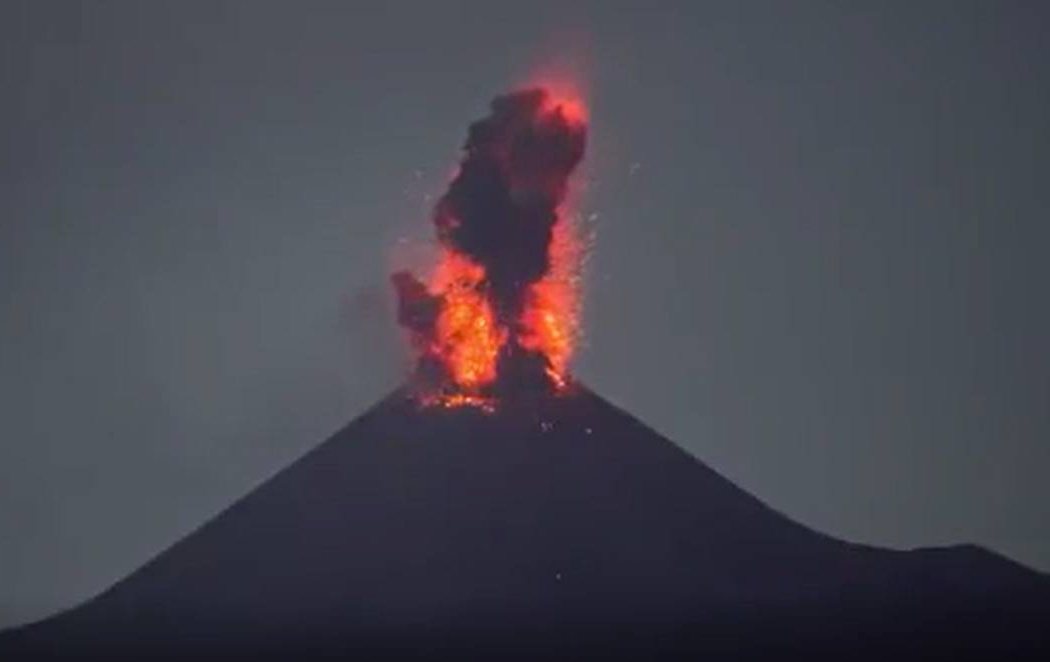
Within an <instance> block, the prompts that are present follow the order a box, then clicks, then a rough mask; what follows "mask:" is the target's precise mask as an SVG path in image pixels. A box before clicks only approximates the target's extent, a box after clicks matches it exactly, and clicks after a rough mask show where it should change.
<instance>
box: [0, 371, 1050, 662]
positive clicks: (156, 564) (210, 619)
mask: <svg viewBox="0 0 1050 662" xmlns="http://www.w3.org/2000/svg"><path fill="white" fill-rule="evenodd" d="M1048 604H1050V581H1048V579H1047V577H1045V576H1043V575H1040V574H1038V573H1036V572H1033V571H1030V570H1027V569H1025V568H1023V567H1021V566H1019V565H1016V564H1014V563H1013V562H1011V561H1008V560H1006V559H1004V558H1002V557H999V556H996V555H994V554H992V553H990V552H988V551H985V550H982V549H980V548H978V547H974V546H958V547H951V548H937V549H920V550H915V551H908V552H902V551H890V550H885V549H877V548H873V547H867V546H862V545H856V544H850V543H846V542H842V541H839V540H835V539H833V538H830V537H827V536H824V535H821V534H819V533H817V532H814V531H812V530H809V529H807V528H805V527H803V526H801V525H799V524H797V523H794V522H792V521H790V520H789V519H787V518H786V517H784V516H782V515H780V514H778V513H777V512H775V511H773V510H771V509H770V508H769V507H767V506H765V505H764V504H762V503H761V502H760V501H758V500H757V499H755V498H754V497H752V496H750V495H748V494H747V493H745V492H744V491H742V490H740V489H739V488H737V487H735V486H734V485H732V484H731V483H730V482H728V481H727V480H725V479H724V478H722V477H721V476H719V475H718V474H717V473H715V472H714V471H712V470H711V469H709V468H707V467H706V466H705V465H703V464H702V463H700V462H698V461H697V460H696V459H694V458H693V457H691V456H690V455H688V454H687V453H685V452H684V451H682V450H681V449H679V448H678V447H677V446H675V445H674V444H672V443H671V442H669V441H667V440H666V439H664V438H662V437H660V436H659V435H658V434H656V433H655V432H653V431H652V430H650V429H648V428H647V427H646V426H644V425H643V424H641V423H640V422H639V421H637V420H636V419H634V418H632V417H631V416H630V415H628V414H626V413H625V412H623V411H621V410H619V409H617V408H616V407H614V406H612V405H610V404H609V403H607V402H606V401H604V400H602V399H601V398H599V397H598V396H596V395H594V394H593V393H591V392H589V391H588V390H586V389H585V388H584V387H582V386H578V385H577V386H572V387H571V388H570V390H569V392H568V393H566V394H563V395H559V396H557V397H555V396H542V397H537V398H534V399H522V400H520V401H517V402H505V403H501V405H500V407H499V408H498V410H497V411H495V412H491V413H486V412H484V411H481V410H478V409H474V408H470V407H461V408H454V409H448V408H442V407H432V408H428V409H420V408H419V407H418V405H417V404H416V403H414V402H413V401H412V400H411V399H410V398H409V397H408V396H407V394H406V392H402V391H399V392H396V393H394V394H393V395H391V396H389V397H388V398H386V399H385V400H384V401H382V402H380V403H379V404H378V405H376V406H375V407H374V408H372V409H371V410H370V411H368V412H367V413H365V414H364V415H363V416H361V417H360V418H358V419H356V420H355V421H353V422H352V423H350V424H349V425H348V426H347V427H346V428H344V429H343V430H342V431H340V432H338V433H337V434H335V435H334V436H333V437H332V438H331V439H329V440H328V441H327V442H325V443H323V444H321V445H320V446H318V447H317V448H316V449H314V450H313V451H311V452H310V453H308V454H306V455H305V456H304V457H303V458H301V459H300V460H298V461H297V462H295V463H293V464H292V465H291V466H289V467H288V468H287V469H285V470H283V471H281V472H280V473H278V474H277V475H276V476H274V477H273V478H272V479H270V480H269V481H267V482H265V483H264V484H262V485H261V486H260V487H258V488H257V489H255V490H254V491H252V492H251V493H250V494H248V495H247V496H245V497H244V498H242V499H241V500H240V501H238V502H236V503H234V504H233V505H232V506H230V507H229V508H228V509H227V510H226V511H224V512H222V513H221V514H219V515H218V516H217V517H215V518H214V519H212V520H211V521H209V522H207V523H206V524H204V525H203V526H202V527H200V529H198V530H197V531H195V532H193V533H191V534H190V535H188V536H187V537H185V538H184V539H182V540H181V541H179V542H177V543H176V544H175V545H173V546H172V547H170V548H169V549H168V550H166V551H164V552H163V553H161V554H160V555H159V556H157V557H156V558H155V559H153V560H152V561H150V562H148V563H147V564H146V565H145V566H143V567H142V568H140V569H139V570H137V571H136V572H134V573H132V574H131V575H130V576H128V577H127V578H125V579H124V580H122V581H120V582H118V583H117V584H116V585H114V586H113V587H112V588H110V589H109V590H107V591H105V592H104V593H102V594H101V595H99V596H98V597H96V598H94V599H93V600H91V601H89V602H87V603H86V604H83V605H81V606H79V607H76V608H74V609H72V610H70V611H67V612H65V613H62V614H59V615H58V616H55V617H53V618H51V619H48V620H45V621H42V622H40V623H37V624H34V625H30V626H27V627H24V628H21V629H18V630H15V631H12V632H9V633H7V634H6V635H5V636H4V637H0V659H3V660H23V659H24V660H33V659H107V660H117V659H135V660H146V659H149V660H154V659H190V658H194V659H288V660H301V659H342V658H344V657H347V658H350V657H357V656H358V655H363V656H365V658H364V659H375V658H376V657H385V656H391V657H412V656H417V655H418V656H431V655H438V654H442V655H444V654H449V653H453V654H460V655H463V656H471V657H473V656H482V655H484V656H486V657H487V656H489V655H498V656H499V657H500V658H514V657H521V658H526V659H534V658H550V657H580V656H582V657H590V656H592V655H595V654H600V655H601V656H603V657H606V658H609V657H625V658H645V659H652V658H657V657H663V656H665V657H679V656H681V655H684V654H696V655H706V656H709V657H710V656H713V657H714V658H715V659H727V658H732V659H744V658H747V659H750V658H758V659H768V658H769V657H784V658H789V659H794V658H795V657H796V656H805V657H808V658H810V659H813V658H817V659H822V658H824V657H830V656H832V655H834V656H836V657H841V656H848V657H847V659H879V660H884V659H930V658H931V657H936V656H944V657H946V658H951V659H994V660H1005V659H1021V658H1025V659H1027V658H1031V659H1037V658H1038V657H1039V656H1040V653H1041V652H1045V651H1046V649H1045V646H1046V641H1047V640H1046V632H1045V630H1046V626H1047V625H1048V624H1050V618H1048V616H1050V610H1048ZM1044 659H1050V658H1044Z"/></svg>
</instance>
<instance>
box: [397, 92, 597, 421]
mask: <svg viewBox="0 0 1050 662" xmlns="http://www.w3.org/2000/svg"><path fill="white" fill-rule="evenodd" d="M586 129H587V126H586V110H585V107H584V105H583V103H582V102H581V101H579V100H577V99H572V98H570V99H561V98H556V97H554V96H553V95H551V94H550V93H549V92H548V91H547V90H545V89H542V88H536V89H528V90H523V91H520V92H515V93H512V94H508V95H505V96H501V97H497V98H496V99H495V100H494V101H493V102H492V110H491V114H490V115H489V116H488V117H486V118H484V119H482V120H480V121H478V122H475V123H474V124H473V125H471V127H470V131H469V134H468V138H467V142H466V145H465V147H464V156H463V159H462V161H461V163H460V167H459V170H458V171H457V172H456V174H455V176H454V177H453V179H452V181H451V183H450V184H449V188H448V191H447V192H446V193H445V194H444V196H442V198H441V199H440V200H439V201H438V204H437V206H436V207H435V210H434V225H435V227H436V229H437V235H438V240H439V242H440V244H441V252H440V259H439V262H438V264H437V265H436V268H435V269H434V271H433V273H432V274H431V276H430V278H428V279H427V281H426V283H425V284H424V283H423V282H420V281H419V280H417V279H416V278H415V277H414V276H412V275H411V274H407V273H405V272H400V273H397V274H395V275H394V277H393V280H394V284H395V286H396V288H397V290H398V295H399V301H400V308H399V315H398V318H399V322H400V323H401V324H402V325H403V326H405V327H406V328H407V329H409V331H410V332H411V334H412V337H413V344H414V346H415V347H416V349H417V350H418V352H419V362H418V368H417V379H416V380H415V381H416V384H417V388H418V390H419V391H420V393H421V397H420V401H421V402H423V403H424V404H428V405H434V404H440V405H442V406H447V407H452V406H461V405H471V406H478V407H482V408H485V409H491V408H492V407H494V406H495V403H496V402H497V401H498V400H499V399H500V398H503V397H510V396H513V395H514V394H516V393H520V392H522V391H528V390H535V389H538V388H539V389H543V390H547V391H553V390H558V389H561V388H564V387H565V385H566V384H567V382H568V369H569V363H570V360H571V358H572V354H573V350H574V349H575V346H576V342H577V338H578V335H579V331H580V324H579V316H580V311H579V305H580V292H579V287H580V265H581V259H582V257H583V252H584V250H583V244H582V242H581V241H580V239H579V237H578V235H577V230H576V228H575V226H574V223H573V216H572V214H571V213H570V212H569V211H568V203H567V199H568V197H569V179H570V175H571V174H572V172H573V171H574V170H575V168H576V166H577V165H578V164H579V162H580V160H581V159H582V158H583V152H584V146H585V143H586Z"/></svg>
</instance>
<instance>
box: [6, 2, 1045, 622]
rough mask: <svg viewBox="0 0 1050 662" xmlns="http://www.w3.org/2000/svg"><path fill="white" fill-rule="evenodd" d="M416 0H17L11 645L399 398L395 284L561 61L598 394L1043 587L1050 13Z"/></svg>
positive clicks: (12, 55) (11, 30) (710, 447)
mask: <svg viewBox="0 0 1050 662" xmlns="http://www.w3.org/2000/svg"><path fill="white" fill-rule="evenodd" d="M384 4H386V3H384ZM415 4H416V3H412V4H405V5H400V6H393V7H385V6H384V7H380V6H378V5H375V6H372V7H368V8H355V7H349V6H344V5H340V4H336V3H327V2H315V3H307V4H305V5H303V4H299V3H297V4H296V5H295V6H292V5H291V4H282V3H275V2H223V3H217V4H214V5H207V6H206V5H204V4H201V5H191V4H186V5H182V4H180V5H179V6H174V5H171V6H169V5H167V4H162V3H148V4H147V3H137V2H108V3H104V4H98V5H92V4H87V3H75V2H69V3H61V2H29V1H23V0H15V1H11V2H5V3H3V5H2V6H0V36H2V37H3V39H2V40H0V42H2V46H0V48H2V49H4V54H5V57H3V58H2V59H0V85H2V87H0V89H2V90H3V100H4V103H3V104H2V105H0V127H2V130H3V134H4V137H5V138H6V141H5V156H6V157H7V158H5V159H4V162H3V163H2V164H0V173H2V174H0V187H2V188H0V282H2V283H3V284H4V288H3V292H4V295H5V296H4V297H3V300H2V306H3V317H2V320H3V321H2V324H0V347H3V357H4V359H3V360H4V370H2V371H0V394H2V396H3V397H0V417H2V419H3V420H4V421H5V424H6V425H5V429H4V439H3V441H2V442H0V540H2V541H3V543H2V544H0V586H3V587H4V590H3V592H2V594H0V629H2V628H5V627H7V626H11V625H15V624H18V623H23V622H27V621H30V620H35V619H38V618H41V617H44V616H47V615H49V614H52V613H54V612H56V611H58V610H59V609H62V608H65V607H67V606H70V605H72V604H76V603H79V602H80V601H82V600H84V599H85V598H87V597H88V596H90V595H94V594H96V593H98V592H99V591H101V590H102V589H103V588H105V587H107V586H109V585H110V584H112V583H113V582H114V581H116V580H117V579H119V578H120V577H123V576H125V575H127V574H128V573H129V572H131V571H132V570H133V569H135V568H137V567H139V566H140V565H141V564H142V563H143V562H144V561H146V560H147V559H149V558H151V557H153V556H154V555H155V554H156V553H158V552H159V551H160V550H162V549H164V548H166V547H167V546H168V545H169V544H171V543H172V542H174V541H175V540H178V539H179V538H181V537H182V536H183V535H185V534H186V533H188V532H189V531H191V530H194V529H195V528H196V527H197V526H198V525H199V524H200V523H201V522H202V521H205V520H207V519H208V518H209V517H211V516H212V515H214V514H215V513H217V512H219V511H221V510H222V509H223V508H225V507H226V506H227V505H228V504H230V503H232V502H233V501H235V500H236V499H238V498H239V497H241V496H242V495H244V494H246V493H247V492H248V491H249V490H250V489H251V488H252V487H254V486H255V485H257V484H259V483H260V482H261V481H263V480H265V479H266V478H267V477H269V476H271V475H273V474H274V473H275V472H276V471H278V470H279V469H281V468H282V467H284V466H286V465H287V464H288V463H289V462H291V461H292V460H293V459H295V458H297V457H299V456H301V455H302V454H304V453H306V452H307V451H308V450H309V449H310V448H312V447H313V446H314V445H315V444H317V443H318V442H320V441H321V440H323V439H325V438H326V437H327V436H328V435H329V434H330V433H331V432H332V431H333V430H335V429H338V428H340V427H341V426H342V425H344V424H345V422H346V421H348V420H350V419H352V418H354V417H356V416H357V415H358V414H359V413H360V412H361V411H363V410H365V409H366V408H367V407H370V406H371V405H372V403H373V402H374V401H375V400H376V399H378V398H379V397H380V396H382V395H383V394H384V393H385V392H387V391H388V390H389V389H391V388H393V387H394V386H395V385H396V384H398V383H400V382H401V381H402V380H403V379H404V377H405V375H406V374H407V371H408V366H407V364H408V362H409V357H408V356H407V353H406V352H405V350H404V347H403V339H402V337H401V335H400V333H399V331H398V329H397V328H396V323H395V310H394V303H393V296H392V293H391V292H390V291H389V290H390V288H389V285H388V282H387V274H388V273H390V271H391V269H392V267H406V266H417V262H418V260H417V259H416V258H417V253H418V246H419V245H420V244H422V243H423V242H424V241H426V240H427V239H428V237H429V227H428V214H429V210H430V209H431V208H432V206H433V203H434V200H435V197H436V196H439V195H440V194H441V191H442V190H443V189H444V187H445V185H446V184H447V178H448V173H449V169H450V168H451V167H452V166H453V164H454V163H455V162H456V160H457V158H458V156H459V148H460V146H461V143H462V137H463V130H464V127H465V126H466V123H467V122H469V121H470V120H472V119H473V118H476V117H478V116H479V115H481V114H483V113H484V112H485V109H486V107H487V103H488V100H489V99H490V98H491V97H492V96H493V95H495V94H499V93H500V92H503V91H505V90H507V89H513V88H515V87H517V86H518V85H519V84H520V83H522V82H525V81H526V80H527V78H528V77H529V75H530V74H532V73H534V72H535V71H537V70H543V69H545V68H561V67H565V68H568V69H571V70H573V71H576V72H577V73H578V74H579V77H580V78H581V80H582V82H583V83H584V84H585V85H586V91H587V93H588V102H589V107H590V109H591V122H592V124H591V127H590V132H589V136H590V137H589V144H588V151H589V154H588V157H587V158H588V160H587V162H586V163H585V164H584V182H585V184H586V187H585V188H586V190H585V191H584V196H583V204H582V209H583V210H584V216H585V219H586V220H587V222H588V223H591V224H592V225H593V227H594V228H595V230H596V232H597V242H596V247H595V250H594V252H593V255H592V257H591V263H590V265H589V272H588V278H587V285H586V288H585V294H586V304H585V308H584V314H585V334H586V343H585V344H584V346H583V347H582V348H581V350H580V352H579V356H578V360H577V362H576V367H575V370H574V372H575V374H577V375H578V376H579V377H580V379H581V380H583V381H585V382H587V383H588V384H590V385H592V386H593V387H594V388H595V389H596V390H597V391H599V392H600V393H601V394H602V395H603V396H605V397H607V398H609V399H610V400H611V401H612V402H614V403H616V404H617V405H618V406H621V407H623V408H624V409H626V410H628V411H630V412H631V413H632V414H633V415H636V416H637V417H638V418H639V419H641V420H642V421H645V422H646V423H647V424H649V425H652V426H653V427H654V428H655V429H656V430H658V431H659V432H660V433H661V434H663V435H664V436H666V437H668V438H669V439H672V440H674V441H675V442H676V443H678V444H681V445H682V446H683V447H684V448H685V449H686V450H688V451H689V452H690V453H691V454H692V455H694V456H695V457H697V458H699V459H701V460H702V461H703V462H705V463H706V464H708V465H710V466H711V467H713V468H714V469H715V470H716V471H718V472H719V473H721V474H723V475H725V476H726V477H727V478H729V479H730V480H732V481H733V482H734V483H736V484H737V485H739V486H740V487H741V488H743V489H745V490H747V491H748V492H750V493H752V494H755V495H756V496H757V497H758V498H760V499H761V500H762V501H764V502H766V503H769V504H771V505H773V506H775V507H776V508H777V509H778V510H780V511H781V512H784V513H785V514H786V515H788V516H789V517H791V518H792V519H795V520H797V521H800V522H802V523H804V524H805V525H807V526H809V527H811V528H814V529H817V530H820V531H825V532H827V533H829V534H832V535H834V536H836V537H840V538H844V539H847V540H853V541H858V542H864V543H871V544H878V545H882V546H889V547H894V548H912V547H920V546H929V545H946V544H952V543H959V542H973V543H977V544H980V545H983V546H987V547H989V548H991V549H993V550H996V551H997V552H1000V553H1003V554H1005V555H1007V556H1009V557H1010V558H1013V559H1017V560H1018V561H1020V562H1022V563H1024V564H1026V565H1028V566H1031V567H1033V568H1037V569H1040V570H1042V571H1044V572H1045V571H1047V570H1050V531H1048V528H1047V526H1046V522H1048V521H1050V484H1048V483H1047V482H1046V481H1045V478H1044V474H1045V473H1046V471H1047V469H1048V468H1050V444H1047V443H1046V440H1047V438H1048V437H1050V407H1047V403H1048V402H1050V358H1048V357H1050V355H1048V353H1047V351H1046V349H1045V347H1044V345H1045V343H1046V339H1047V338H1048V337H1050V312H1048V310H1047V304H1046V295H1045V283H1047V282H1050V260H1047V259H1046V258H1045V252H1046V247H1047V246H1048V245H1050V229H1048V224H1047V222H1046V210H1047V209H1048V208H1050V188H1048V187H1046V186H1045V184H1044V182H1043V180H1044V179H1045V173H1047V172H1050V149H1048V148H1047V146H1046V140H1045V135H1046V134H1047V132H1048V130H1050V126H1048V123H1050V119H1048V118H1050V83H1048V82H1047V81H1050V58H1048V57H1047V55H1046V51H1045V47H1044V45H1043V41H1044V39H1045V35H1046V34H1047V32H1048V29H1050V20H1048V12H1047V10H1046V9H1045V8H1044V7H1041V6H1039V5H1037V4H1035V3H1021V2H1016V3H1014V2H1002V3H995V4H994V5H987V4H984V3H978V2H973V3H956V2H931V3H923V4H922V6H920V7H909V6H906V5H905V4H904V3H901V4H897V5H893V6H883V5H876V4H872V5H871V6H868V7H838V6H834V5H832V4H819V3H799V4H798V5H796V6H792V7H788V6H761V5H758V4H755V5H751V6H746V7H741V6H737V4H736V3H692V2H689V3H687V2H681V3H670V4H668V5H667V6H666V7H662V8H658V9H653V8H650V7H647V6H645V4H643V3H620V2H581V3H575V4H573V5H572V6H571V7H566V6H564V5H565V4H566V3H553V2H552V3H529V4H528V5H527V6H526V5H521V4H514V3H507V4H502V5H500V4H498V3H491V2H488V3H482V2H478V3H466V4H463V5H459V6H457V7H456V8H449V7H437V6H415ZM419 4H422V3H419ZM478 26H484V29H479V27H478Z"/></svg>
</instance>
